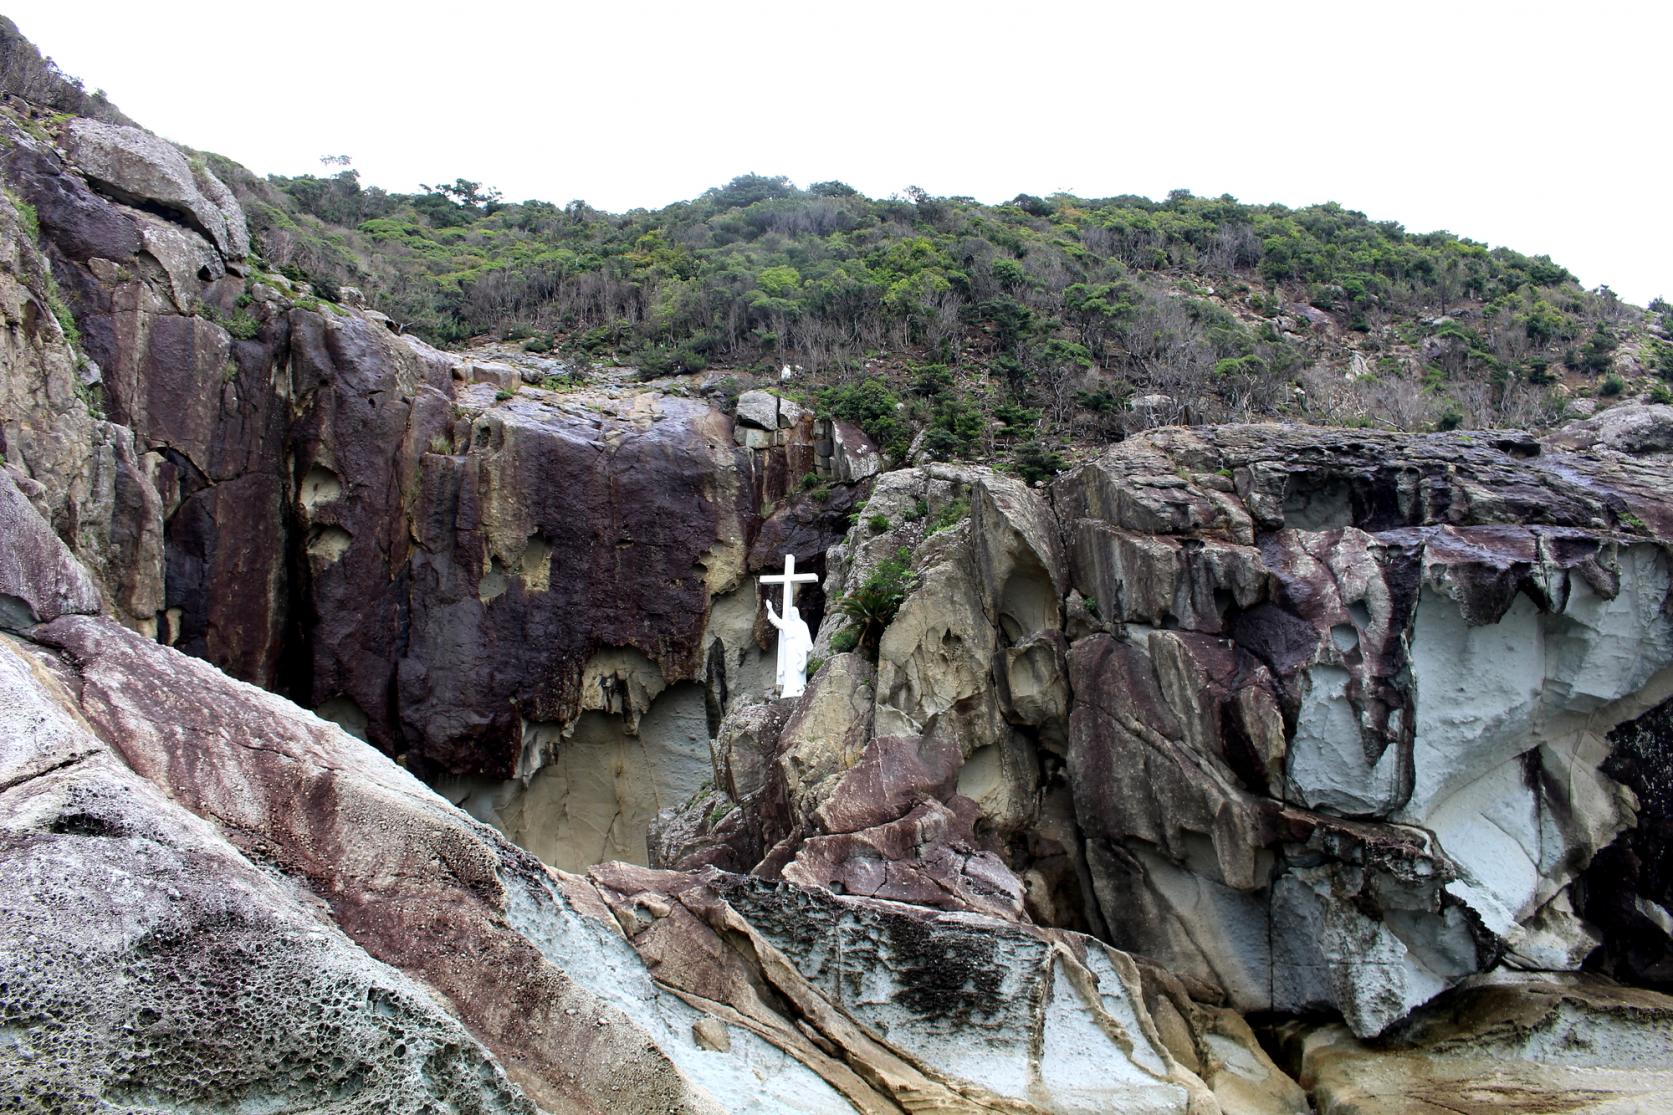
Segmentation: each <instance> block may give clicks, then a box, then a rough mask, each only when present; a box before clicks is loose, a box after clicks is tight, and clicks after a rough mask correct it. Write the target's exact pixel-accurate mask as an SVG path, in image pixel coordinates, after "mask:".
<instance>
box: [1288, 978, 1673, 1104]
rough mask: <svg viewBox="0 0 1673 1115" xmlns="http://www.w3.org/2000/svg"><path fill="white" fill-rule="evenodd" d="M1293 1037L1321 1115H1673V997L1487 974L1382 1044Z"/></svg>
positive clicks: (1327, 1031) (1326, 1035) (1345, 1037)
mask: <svg viewBox="0 0 1673 1115" xmlns="http://www.w3.org/2000/svg"><path fill="white" fill-rule="evenodd" d="M1286 1044H1287V1045H1289V1046H1291V1047H1292V1049H1293V1050H1294V1054H1295V1055H1296V1057H1297V1058H1298V1060H1299V1063H1300V1074H1301V1079H1302V1081H1303V1083H1305V1084H1306V1085H1307V1086H1308V1088H1309V1090H1310V1091H1311V1092H1312V1094H1313V1097H1314V1101H1315V1104H1316V1106H1317V1109H1318V1111H1319V1113H1320V1115H1487V1113H1489V1112H1501V1111H1529V1112H1534V1111H1539V1112H1544V1111H1582V1112H1588V1113H1589V1112H1598V1113H1600V1115H1601V1113H1605V1112H1608V1113H1611V1115H1613V1113H1617V1112H1618V1113H1620V1115H1626V1113H1627V1112H1632V1113H1633V1115H1640V1113H1642V1115H1654V1113H1657V1112H1667V1111H1673V1062H1669V1060H1668V1058H1667V1051H1668V1047H1669V1045H1670V1044H1673V998H1669V997H1668V996H1666V995H1661V994H1657V993H1656V992H1652V991H1643V990H1635V989H1630V988H1622V987H1615V986H1612V985H1610V984H1608V983H1607V982H1605V981H1594V980H1588V979H1583V978H1576V977H1566V978H1565V977H1549V976H1546V977H1507V978H1501V979H1484V980H1482V981H1479V982H1474V983H1473V984H1472V985H1471V986H1470V987H1468V988H1467V989H1461V990H1460V991H1459V992H1457V993H1455V994H1454V995H1452V996H1450V997H1449V998H1448V1000H1447V1002H1446V1005H1445V1009H1439V1004H1437V1007H1436V1008H1429V1009H1425V1010H1423V1011H1421V1012H1420V1013H1419V1014H1418V1015H1417V1016H1416V1017H1415V1018H1414V1019H1413V1020H1412V1022H1411V1024H1410V1025H1408V1026H1406V1027H1404V1028H1402V1030H1401V1032H1400V1033H1399V1034H1398V1035H1397V1036H1396V1037H1395V1038H1394V1040H1393V1041H1392V1042H1390V1043H1387V1044H1385V1045H1383V1046H1380V1047H1378V1048H1375V1049H1372V1048H1369V1047H1367V1046H1366V1045H1364V1044H1362V1043H1361V1042H1359V1041H1356V1040H1355V1039H1354V1038H1353V1037H1352V1035H1350V1034H1348V1033H1347V1032H1346V1031H1345V1030H1344V1029H1343V1027H1341V1026H1331V1027H1325V1028H1323V1029H1319V1030H1314V1031H1311V1032H1306V1031H1305V1030H1304V1028H1301V1027H1297V1028H1296V1032H1295V1033H1294V1034H1293V1036H1291V1037H1290V1038H1289V1039H1288V1040H1287V1041H1286Z"/></svg>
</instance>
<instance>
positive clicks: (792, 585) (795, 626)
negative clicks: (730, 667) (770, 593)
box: [761, 554, 819, 697]
mask: <svg viewBox="0 0 1673 1115" xmlns="http://www.w3.org/2000/svg"><path fill="white" fill-rule="evenodd" d="M817 580H819V577H818V576H817V575H816V574H813V573H798V572H796V558H795V556H794V555H792V554H785V555H784V574H783V575H782V576H780V575H777V574H769V575H768V576H765V577H762V578H761V583H762V584H764V585H783V586H784V612H783V614H782V615H781V614H779V613H778V612H775V611H774V610H773V602H772V601H771V600H769V601H767V622H769V623H771V624H772V625H773V626H774V627H776V628H778V695H779V696H780V697H800V696H801V695H802V690H804V689H806V688H807V656H808V652H809V651H811V650H812V649H813V632H811V631H809V630H808V627H807V621H806V620H804V619H802V614H801V613H800V612H798V611H796V603H795V599H796V586H797V585H798V584H806V583H807V582H809V581H817Z"/></svg>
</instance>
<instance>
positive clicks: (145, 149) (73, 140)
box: [66, 118, 250, 260]
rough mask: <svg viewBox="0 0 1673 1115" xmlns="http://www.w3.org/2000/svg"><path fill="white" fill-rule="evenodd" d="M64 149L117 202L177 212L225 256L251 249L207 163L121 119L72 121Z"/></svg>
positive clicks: (234, 205) (234, 206)
mask: <svg viewBox="0 0 1673 1115" xmlns="http://www.w3.org/2000/svg"><path fill="white" fill-rule="evenodd" d="M66 149H67V150H68V152H69V154H70V157H71V158H72V159H73V160H75V163H76V165H77V166H78V167H79V168H80V169H81V171H82V173H83V174H85V175H86V176H87V178H88V180H89V181H91V182H92V183H93V184H94V185H96V186H97V187H98V188H99V189H101V190H103V191H105V192H106V193H107V194H109V195H110V196H111V197H114V198H116V199H117V200H118V201H124V202H129V203H131V204H135V205H140V206H157V207H159V208H162V209H167V210H170V211H172V212H175V213H178V214H179V215H180V216H181V217H182V218H183V219H185V220H186V221H187V223H189V224H191V225H192V227H193V228H195V229H197V230H198V231H199V232H201V233H203V234H204V235H205V236H207V237H208V238H209V239H210V241H211V242H213V243H214V245H215V247H216V248H217V249H218V250H219V251H220V253H221V255H222V256H223V257H225V258H227V259H234V260H236V259H243V258H244V257H245V256H247V255H249V254H250V239H249V231H248V230H247V229H246V228H245V225H244V214H243V211H242V210H241V209H239V207H238V202H237V201H236V200H234V199H233V197H232V193H231V191H229V190H228V189H227V188H226V186H225V184H223V183H222V182H221V181H220V180H219V179H217V178H216V177H215V176H214V175H213V174H212V173H211V172H210V171H209V170H208V168H207V167H201V166H199V167H194V166H193V165H192V164H191V163H189V162H187V161H186V156H185V155H183V154H181V152H180V149H179V148H177V147H175V146H174V145H173V144H172V143H169V142H167V141H166V140H162V139H158V138H157V137H156V136H154V135H152V134H151V133H150V132H146V131H142V130H140V129H139V128H134V127H129V126H126V125H122V124H107V123H104V122H103V121H99V120H91V119H86V118H78V119H75V120H72V121H70V125H69V136H68V139H67V140H66Z"/></svg>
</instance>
